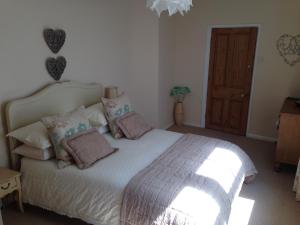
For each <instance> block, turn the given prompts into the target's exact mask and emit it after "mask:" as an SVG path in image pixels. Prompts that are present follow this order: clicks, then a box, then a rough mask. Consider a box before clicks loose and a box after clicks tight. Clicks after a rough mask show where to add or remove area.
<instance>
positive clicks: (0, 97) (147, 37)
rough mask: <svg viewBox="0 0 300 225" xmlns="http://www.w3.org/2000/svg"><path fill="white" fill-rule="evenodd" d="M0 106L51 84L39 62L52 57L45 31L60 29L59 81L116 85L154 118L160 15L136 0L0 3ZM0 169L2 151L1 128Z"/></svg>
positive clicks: (5, 157)
mask: <svg viewBox="0 0 300 225" xmlns="http://www.w3.org/2000/svg"><path fill="white" fill-rule="evenodd" d="M0 5H1V7H0V30H1V32H0V68H1V74H0V103H1V106H2V108H1V110H2V112H3V109H4V107H3V105H4V103H5V102H7V101H9V100H12V99H15V98H18V97H22V96H26V95H29V94H31V93H32V92H33V91H35V90H37V89H39V88H40V87H42V86H44V85H46V84H48V83H50V82H52V79H51V78H50V77H49V75H48V74H47V72H46V70H45V66H44V63H45V59H46V58H47V57H49V56H52V55H53V54H52V53H51V52H50V50H49V49H48V48H47V46H46V44H45V43H44V40H43V37H42V31H43V29H44V28H45V27H51V28H52V27H54V28H56V27H57V28H63V29H65V31H66V33H67V40H66V43H65V46H64V47H63V48H62V50H61V51H60V53H59V54H61V55H63V56H65V57H66V59H67V60H68V65H67V68H66V71H65V73H64V75H63V79H64V80H76V81H80V82H101V83H103V84H104V85H118V86H119V87H120V89H121V90H123V91H125V92H126V93H127V94H129V97H130V98H131V100H132V103H133V106H134V108H135V109H136V111H138V112H140V113H142V114H143V115H144V116H145V117H146V119H147V120H148V121H149V122H150V123H151V124H153V125H155V126H157V125H159V121H158V66H159V65H158V54H159V53H158V38H159V37H158V33H159V30H158V29H159V27H158V26H159V24H158V21H159V20H158V17H157V16H155V15H154V14H153V13H152V12H150V11H149V10H148V9H146V7H145V4H144V2H142V1H140V0H130V1H124V0H101V1H100V0H85V1H83V0H51V1H49V0H48V1H47V0H26V1H24V0H0ZM0 124H1V125H0V165H8V154H7V150H6V143H5V137H4V130H3V122H2V123H0Z"/></svg>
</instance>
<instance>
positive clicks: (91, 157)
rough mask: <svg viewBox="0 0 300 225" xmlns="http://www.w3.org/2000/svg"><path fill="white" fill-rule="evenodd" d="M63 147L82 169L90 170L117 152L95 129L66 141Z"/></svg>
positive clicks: (63, 142)
mask: <svg viewBox="0 0 300 225" xmlns="http://www.w3.org/2000/svg"><path fill="white" fill-rule="evenodd" d="M62 145H63V146H64V148H65V149H66V150H67V151H68V153H69V154H70V155H71V156H72V157H73V159H74V161H75V163H76V165H77V166H78V167H79V168H80V169H85V168H88V167H90V166H92V165H93V164H94V163H95V162H96V161H98V160H100V159H102V158H104V157H107V156H109V155H111V154H112V153H114V152H115V151H117V149H114V148H112V147H111V146H110V144H109V143H108V142H107V140H106V139H105V138H104V137H103V136H102V135H101V134H100V133H99V132H98V131H97V129H95V128H92V129H90V130H88V131H86V132H82V133H79V134H77V135H74V136H72V137H70V138H66V139H64V140H63V141H62Z"/></svg>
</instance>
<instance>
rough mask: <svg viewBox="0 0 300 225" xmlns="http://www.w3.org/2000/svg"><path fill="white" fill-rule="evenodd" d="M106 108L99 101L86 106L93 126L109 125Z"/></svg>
mask: <svg viewBox="0 0 300 225" xmlns="http://www.w3.org/2000/svg"><path fill="white" fill-rule="evenodd" d="M103 111H104V108H103V104H102V103H98V104H95V105H92V106H90V107H88V108H86V115H87V118H88V119H89V121H90V124H91V125H92V126H93V127H101V126H106V125H107V120H106V118H105V115H104V113H103Z"/></svg>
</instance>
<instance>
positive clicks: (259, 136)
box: [246, 133, 277, 142]
mask: <svg viewBox="0 0 300 225" xmlns="http://www.w3.org/2000/svg"><path fill="white" fill-rule="evenodd" d="M246 136H247V137H248V138H253V139H256V140H261V141H268V142H277V139H276V138H274V137H266V136H261V135H257V134H249V133H248V134H247V135H246Z"/></svg>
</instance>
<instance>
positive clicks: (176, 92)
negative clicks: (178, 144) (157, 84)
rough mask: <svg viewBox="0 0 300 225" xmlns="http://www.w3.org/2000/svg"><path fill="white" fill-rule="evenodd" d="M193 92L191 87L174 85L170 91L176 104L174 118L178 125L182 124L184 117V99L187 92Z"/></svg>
mask: <svg viewBox="0 0 300 225" xmlns="http://www.w3.org/2000/svg"><path fill="white" fill-rule="evenodd" d="M189 93H191V89H190V88H189V87H183V86H176V87H173V88H172V90H171V93H170V96H172V97H173V98H174V100H175V106H174V120H175V124H176V125H177V126H181V125H182V123H183V118H184V109H183V101H184V98H185V96H186V95H187V94H189Z"/></svg>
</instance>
